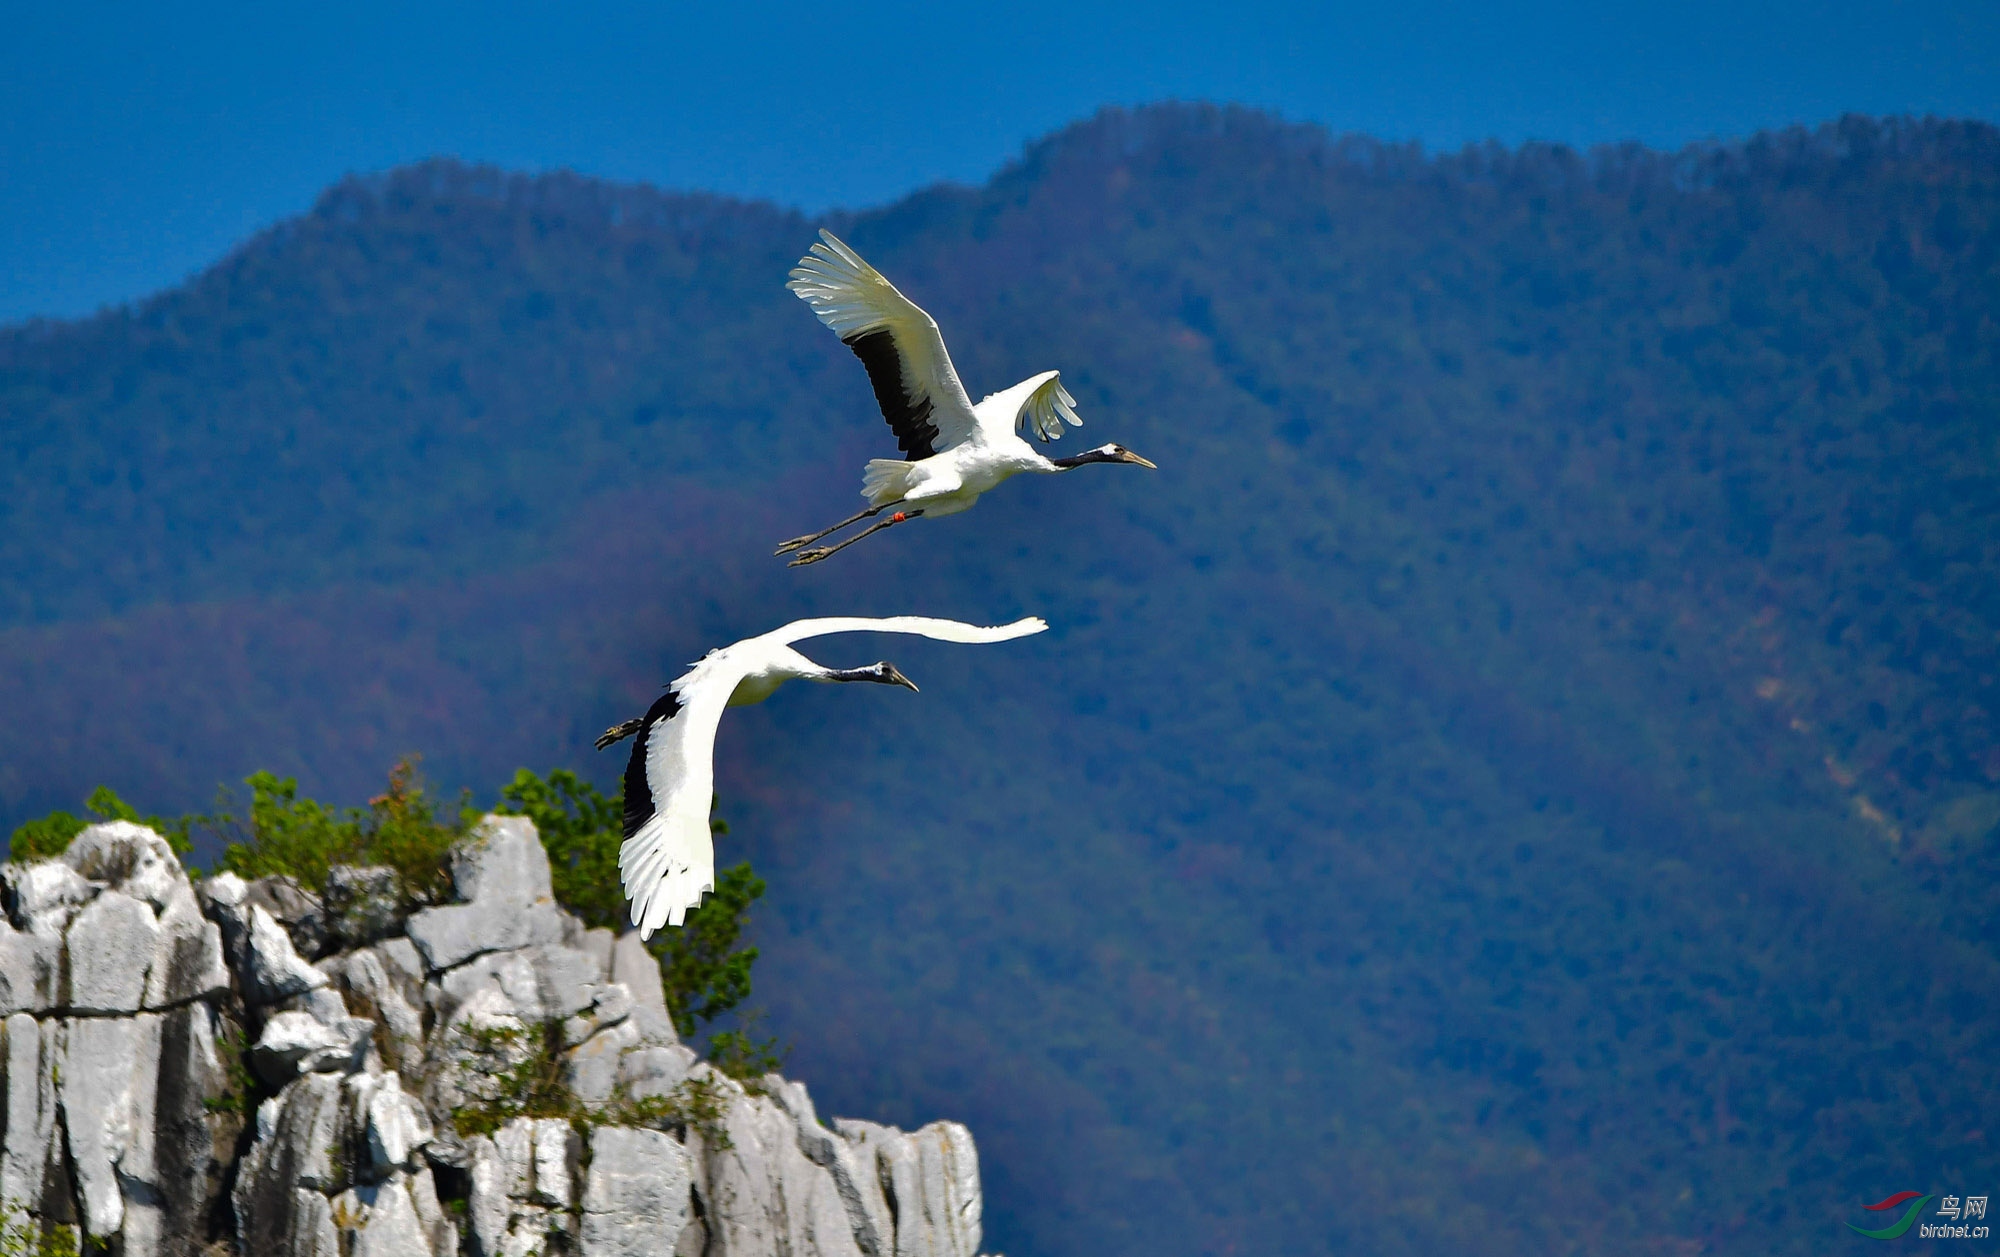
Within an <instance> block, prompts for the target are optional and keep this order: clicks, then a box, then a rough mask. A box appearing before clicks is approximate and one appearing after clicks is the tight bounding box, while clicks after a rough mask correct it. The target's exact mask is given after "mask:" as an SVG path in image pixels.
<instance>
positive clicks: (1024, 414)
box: [1014, 371, 1083, 441]
mask: <svg viewBox="0 0 2000 1257" xmlns="http://www.w3.org/2000/svg"><path fill="white" fill-rule="evenodd" d="M1035 381H1036V383H1035V388H1034V391H1033V392H1031V393H1029V394H1028V397H1027V400H1026V401H1024V402H1022V403H1021V409H1020V410H1019V411H1018V412H1017V413H1016V414H1015V416H1014V426H1015V427H1017V428H1018V427H1020V426H1022V425H1023V424H1025V425H1027V427H1028V429H1029V431H1031V432H1033V433H1034V434H1035V435H1036V436H1038V437H1040V438H1042V440H1044V441H1053V440H1055V439H1056V438H1057V437H1059V436H1061V435H1062V433H1063V427H1062V426H1063V421H1064V420H1068V421H1069V426H1070V427H1072V428H1081V427H1082V426H1083V420H1082V419H1081V418H1079V417H1078V416H1077V413H1076V398H1074V397H1071V396H1070V395H1069V390H1068V389H1066V388H1064V387H1063V386H1062V375H1061V373H1060V372H1056V371H1044V372H1043V373H1042V374H1040V375H1038V376H1036V377H1035Z"/></svg>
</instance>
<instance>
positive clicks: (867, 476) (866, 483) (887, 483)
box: [861, 458, 915, 506]
mask: <svg viewBox="0 0 2000 1257" xmlns="http://www.w3.org/2000/svg"><path fill="white" fill-rule="evenodd" d="M914 465H915V464H913V463H907V462H904V461H903V460H902V459H899V458H871V459H869V460H868V470H866V471H864V472H862V473H861V496H862V497H864V498H867V499H868V505H870V506H887V505H888V504H889V503H891V502H900V501H902V500H903V499H904V498H905V497H907V496H909V492H910V468H911V467H913V466H914Z"/></svg>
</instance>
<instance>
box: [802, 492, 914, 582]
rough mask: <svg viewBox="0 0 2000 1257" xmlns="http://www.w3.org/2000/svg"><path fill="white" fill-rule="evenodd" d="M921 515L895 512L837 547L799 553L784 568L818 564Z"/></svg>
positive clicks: (829, 530)
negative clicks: (827, 557)
mask: <svg viewBox="0 0 2000 1257" xmlns="http://www.w3.org/2000/svg"><path fill="white" fill-rule="evenodd" d="M881 509H882V508H881V507H879V506H878V507H876V508H875V510H876V511H879V510H881ZM865 513H866V514H869V515H873V514H874V513H875V511H868V512H865ZM922 514H923V512H922V511H921V510H916V511H897V512H896V513H895V514H894V515H891V516H890V517H889V518H887V519H885V520H883V521H882V522H881V523H879V524H870V525H868V527H866V528H864V529H862V530H861V531H860V532H858V533H855V534H854V535H853V536H852V537H849V538H848V539H847V540H845V541H843V542H841V543H840V544H839V545H837V546H820V547H818V548H817V549H813V550H801V551H799V557H797V558H795V559H793V560H792V561H791V562H790V563H787V564H785V566H786V567H804V566H805V565H806V564H808V563H817V562H819V561H820V560H821V559H823V558H825V557H826V556H827V555H829V554H834V553H837V552H839V551H841V550H845V549H847V547H849V546H851V545H853V544H854V543H855V542H857V541H859V540H861V539H862V538H863V537H866V536H868V535H870V534H871V533H878V532H881V531H882V530H883V529H884V528H894V527H895V526H896V525H898V524H900V523H902V522H903V521H904V520H906V519H915V518H916V517H917V516H919V515H922ZM848 522H849V523H852V522H854V521H852V520H849V521H848ZM832 531H833V529H831V528H829V529H827V532H832ZM825 535H826V533H821V534H820V536H822V537H824V536H825Z"/></svg>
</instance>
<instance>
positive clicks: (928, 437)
mask: <svg viewBox="0 0 2000 1257" xmlns="http://www.w3.org/2000/svg"><path fill="white" fill-rule="evenodd" d="M819 237H820V242H819V243H818V244H815V245H813V246H812V252H810V253H808V254H806V256H804V257H802V258H800V259H799V264H798V266H796V267H794V268H793V270H792V275H791V282H789V283H787V284H786V285H785V286H786V287H787V288H790V289H791V290H792V291H793V292H795V293H797V294H798V295H799V298H800V299H801V300H803V301H804V302H805V303H806V304H807V305H809V306H811V307H812V311H813V313H814V314H816V315H818V316H819V321H820V322H822V323H824V324H826V325H827V326H828V327H830V328H832V329H833V331H834V333H835V334H836V335H838V336H839V337H840V339H841V343H842V344H845V345H846V346H847V347H848V348H849V349H852V350H853V351H854V356H855V357H857V358H859V359H861V365H862V366H863V367H865V368H867V371H868V381H869V383H870V384H872V385H874V386H875V400H876V402H877V404H879V405H880V406H881V408H882V417H883V418H884V419H887V420H888V421H889V428H890V430H891V431H893V432H894V433H895V434H896V446H897V448H899V449H901V450H902V451H903V453H904V455H905V457H904V458H903V459H901V460H897V459H893V458H874V459H870V460H869V461H868V469H867V471H866V472H865V473H864V474H863V476H862V480H861V495H862V496H863V497H865V498H867V499H868V509H867V510H865V511H862V512H860V513H859V514H857V515H852V516H849V517H848V518H847V519H843V520H841V521H840V522H839V523H838V524H835V525H834V526H833V527H831V528H824V529H821V530H820V531H819V532H816V533H811V534H808V535H807V536H804V537H794V538H792V539H791V540H790V541H787V542H785V543H784V544H783V545H781V546H779V547H778V549H777V553H779V554H790V553H791V552H793V551H795V550H796V551H798V554H797V556H796V557H794V558H793V559H792V562H791V566H793V567H799V566H801V565H803V564H807V563H817V562H819V561H820V560H821V559H824V558H826V557H827V556H828V555H830V554H833V553H835V552H837V551H840V550H844V549H846V548H847V547H848V546H851V545H853V544H854V543H855V542H857V541H859V540H861V539H862V538H863V537H867V536H871V535H873V534H875V533H878V532H881V531H882V530H883V529H885V528H892V527H894V526H895V525H897V524H900V523H903V522H905V521H907V520H912V519H917V518H919V517H923V516H928V517H931V518H936V517H938V516H941V515H956V514H958V513H959V512H960V511H963V510H965V509H967V508H969V507H970V506H971V505H972V504H973V503H974V502H977V501H978V500H979V495H980V494H982V493H985V492H986V491H987V490H989V489H991V488H993V487H994V486H995V485H997V484H999V483H1000V482H1001V481H1003V480H1006V479H1008V478H1009V477H1012V476H1017V475H1019V474H1021V473H1022V472H1027V471H1032V472H1045V473H1047V472H1061V471H1070V470H1072V469H1074V468H1077V467H1081V466H1083V465H1085V464H1087V463H1132V464H1135V465H1137V466H1140V467H1152V466H1153V464H1152V463H1150V462H1148V461H1147V460H1145V459H1143V458H1141V457H1139V456H1138V455H1137V454H1134V453H1133V452H1132V451H1131V450H1128V449H1126V448H1125V447H1124V446H1122V445H1100V446H1098V447H1097V448H1096V449H1093V450H1085V451H1084V452H1083V453H1081V454H1077V455H1074V456H1073V457H1070V458H1045V457H1043V456H1042V454H1041V453H1040V452H1039V451H1037V450H1036V449H1035V447H1034V446H1032V445H1030V444H1028V443H1027V442H1026V441H1024V440H1022V439H1021V438H1020V437H1019V436H1018V435H1016V430H1017V429H1019V428H1021V427H1023V426H1025V427H1026V428H1028V430H1030V431H1032V432H1033V433H1034V434H1035V435H1036V436H1037V437H1039V438H1040V439H1041V440H1043V441H1045V442H1046V441H1053V440H1055V439H1056V438H1058V437H1060V436H1061V435H1062V430H1063V424H1064V423H1065V422H1068V423H1069V424H1071V425H1072V426H1081V425H1082V423H1083V420H1082V419H1080V418H1078V417H1077V413H1076V399H1075V398H1074V397H1071V396H1070V395H1069V391H1068V390H1067V389H1065V388H1064V387H1063V386H1062V380H1061V378H1060V376H1059V374H1058V373H1057V372H1054V371H1044V372H1042V373H1041V374H1039V375H1033V376H1030V377H1028V378H1027V379H1025V380H1023V381H1021V382H1020V383H1019V384H1016V385H1014V386H1013V387H1012V388H1007V389H1002V390H1001V391H1000V392H998V393H994V394H992V395H991V396H989V397H987V398H985V399H984V400H982V401H981V402H980V403H979V404H978V405H977V406H975V405H973V404H972V401H971V399H970V398H969V397H968V396H967V395H966V392H965V386H964V385H963V384H961V383H959V379H958V372H957V371H955V370H954V369H953V368H952V365H951V355H950V354H949V353H947V352H946V350H945V347H944V337H943V336H942V335H940V334H939V332H938V325H937V322H936V320H934V319H932V318H931V316H930V315H928V314H926V313H924V311H923V310H922V309H921V308H920V307H919V306H918V305H917V304H916V303H915V302H913V301H911V300H910V299H909V298H908V297H905V296H904V295H903V294H902V293H900V292H898V291H896V286H895V285H894V284H891V283H890V282H889V281H888V280H886V279H884V278H883V277H882V274H881V272H879V271H877V270H876V269H875V268H874V267H872V266H870V265H868V263H867V262H865V261H863V260H862V258H861V255H860V254H858V253H856V252H855V251H854V250H853V249H850V248H848V247H847V245H846V244H844V243H842V242H841V240H840V239H839V238H838V237H836V236H835V235H834V234H833V233H832V232H830V231H826V230H821V232H820V233H819ZM891 508H895V509H894V511H893V513H891V514H890V516H889V518H887V519H885V520H881V521H879V522H877V523H874V524H870V525H869V526H868V527H867V528H864V529H862V530H861V531H860V532H858V533H856V534H854V535H853V536H851V537H849V538H848V539H847V540H845V541H842V542H840V543H839V544H837V545H831V546H817V547H814V548H812V549H802V548H801V547H805V546H811V545H812V543H813V542H815V541H818V540H820V539H821V538H823V537H828V536H831V535H832V534H834V533H836V532H839V531H840V530H841V529H843V528H846V527H848V526H849V525H850V524H858V523H860V522H861V521H862V520H864V519H872V518H874V517H875V516H876V515H879V514H881V513H882V512H883V511H886V510H890V509H891Z"/></svg>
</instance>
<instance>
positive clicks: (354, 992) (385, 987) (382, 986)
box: [318, 940, 424, 1068]
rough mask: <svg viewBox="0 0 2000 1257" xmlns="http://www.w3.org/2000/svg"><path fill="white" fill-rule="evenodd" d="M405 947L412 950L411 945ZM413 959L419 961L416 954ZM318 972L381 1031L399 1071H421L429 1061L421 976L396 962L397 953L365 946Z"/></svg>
mask: <svg viewBox="0 0 2000 1257" xmlns="http://www.w3.org/2000/svg"><path fill="white" fill-rule="evenodd" d="M395 941H400V942H403V945H404V947H406V948H407V947H409V944H408V942H407V941H405V940H395ZM411 953H412V954H411V956H410V957H409V959H410V960H411V961H412V962H413V963H415V964H417V965H419V966H421V964H422V962H421V961H417V960H416V958H415V954H414V949H411ZM318 968H319V969H320V971H321V972H323V973H325V974H327V975H328V976H329V977H331V978H332V979H333V981H334V984H335V985H336V986H337V987H338V988H339V989H340V991H341V993H342V995H343V996H345V1000H346V1003H347V1004H348V1005H349V1006H351V1007H353V1008H354V1010H355V1011H356V1012H358V1013H361V1014H364V1015H366V1016H368V1017H371V1018H372V1019H373V1020H374V1021H375V1022H377V1023H378V1024H379V1025H380V1026H381V1027H382V1031H383V1033H382V1034H381V1036H380V1042H381V1045H382V1049H383V1051H384V1053H386V1054H387V1056H388V1058H389V1059H388V1064H389V1065H390V1066H391V1067H394V1068H405V1067H411V1066H416V1065H418V1064H420V1063H421V1062H422V1060H423V1041H424V1017H423V1012H422V1011H421V1004H422V1002H423V987H422V984H421V982H420V981H419V980H418V978H417V975H415V974H413V973H411V972H409V971H408V970H406V969H405V968H404V967H403V966H402V964H401V963H400V962H399V961H398V960H397V959H393V958H392V954H391V949H389V948H388V947H387V946H383V947H364V948H362V949H360V950H359V951H352V952H348V953H346V954H345V955H341V956H334V957H332V958H330V959H328V960H324V961H321V962H320V964H319V966H318Z"/></svg>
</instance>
